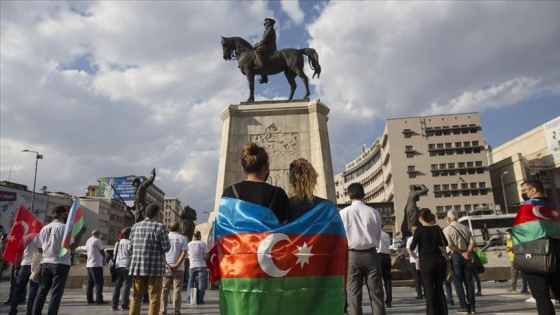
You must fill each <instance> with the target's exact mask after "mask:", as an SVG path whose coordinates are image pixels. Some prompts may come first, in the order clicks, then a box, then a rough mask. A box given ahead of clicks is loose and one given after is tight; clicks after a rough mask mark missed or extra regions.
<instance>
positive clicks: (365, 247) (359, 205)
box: [340, 183, 385, 315]
mask: <svg viewBox="0 0 560 315" xmlns="http://www.w3.org/2000/svg"><path fill="white" fill-rule="evenodd" d="M347 192H348V196H349V197H350V200H351V201H352V204H351V205H350V206H349V207H346V208H344V209H343V210H341V211H340V217H341V218H342V223H343V224H344V229H345V230H346V235H347V237H348V250H349V252H348V280H347V300H348V315H357V314H362V287H363V284H364V279H365V281H366V285H367V288H368V291H369V292H368V293H369V297H370V303H371V308H372V311H373V314H376V315H385V305H384V304H383V284H382V282H381V267H380V263H379V256H378V255H377V250H376V248H379V243H380V240H381V215H380V214H379V212H378V211H377V210H375V209H373V208H372V207H369V206H367V205H366V204H365V203H364V197H365V193H364V186H363V185H362V184H360V183H352V184H350V185H349V186H348V189H347Z"/></svg>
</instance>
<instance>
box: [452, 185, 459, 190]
mask: <svg viewBox="0 0 560 315" xmlns="http://www.w3.org/2000/svg"><path fill="white" fill-rule="evenodd" d="M457 189H459V185H458V184H451V190H457Z"/></svg>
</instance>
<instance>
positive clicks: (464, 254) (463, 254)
mask: <svg viewBox="0 0 560 315" xmlns="http://www.w3.org/2000/svg"><path fill="white" fill-rule="evenodd" d="M461 256H463V258H465V259H469V258H470V257H471V255H470V254H469V252H462V253H461Z"/></svg>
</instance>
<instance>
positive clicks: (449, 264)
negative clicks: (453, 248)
mask: <svg viewBox="0 0 560 315" xmlns="http://www.w3.org/2000/svg"><path fill="white" fill-rule="evenodd" d="M438 230H439V237H440V239H441V246H440V247H439V249H440V250H441V254H442V255H443V258H444V259H445V281H447V282H451V281H453V260H452V259H451V257H449V254H448V253H447V250H445V242H444V240H443V231H442V230H441V228H440V227H439V226H438Z"/></svg>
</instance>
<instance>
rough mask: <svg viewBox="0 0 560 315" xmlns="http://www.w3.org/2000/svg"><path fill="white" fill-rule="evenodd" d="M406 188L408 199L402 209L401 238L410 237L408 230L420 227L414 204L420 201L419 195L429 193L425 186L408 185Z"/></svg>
mask: <svg viewBox="0 0 560 315" xmlns="http://www.w3.org/2000/svg"><path fill="white" fill-rule="evenodd" d="M408 187H409V189H410V191H409V192H408V199H407V201H406V206H405V208H404V218H403V222H402V224H401V233H402V236H403V238H406V237H408V236H410V235H412V233H411V232H410V229H411V228H412V227H413V226H415V225H416V226H419V225H420V222H419V221H418V206H417V205H416V202H417V201H418V200H420V196H421V195H425V194H427V193H428V191H429V189H428V188H427V187H426V186H425V185H410V186H408Z"/></svg>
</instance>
